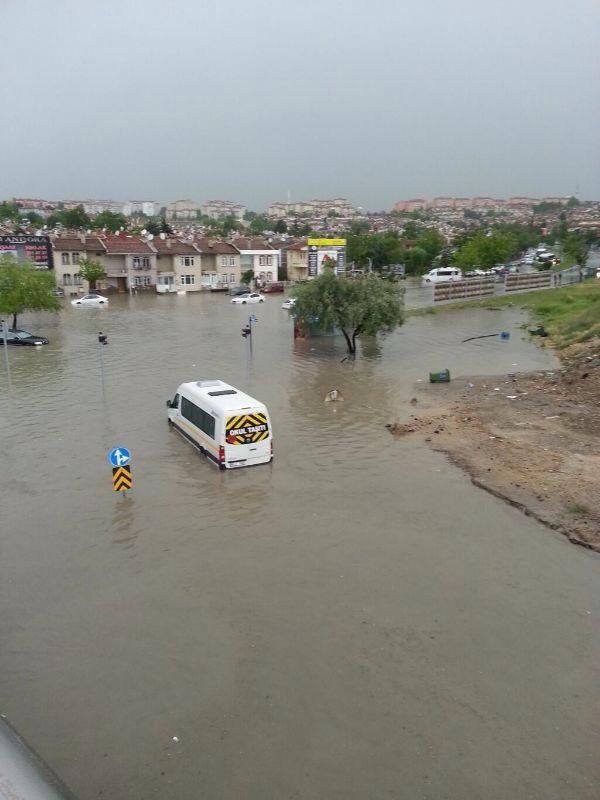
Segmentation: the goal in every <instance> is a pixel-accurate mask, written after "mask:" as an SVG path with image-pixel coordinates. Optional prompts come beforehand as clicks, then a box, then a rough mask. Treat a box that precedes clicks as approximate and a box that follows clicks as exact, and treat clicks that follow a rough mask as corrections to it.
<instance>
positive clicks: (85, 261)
mask: <svg viewBox="0 0 600 800" xmlns="http://www.w3.org/2000/svg"><path fill="white" fill-rule="evenodd" d="M79 275H80V277H82V278H83V280H84V281H87V282H88V283H89V285H90V292H95V291H96V283H97V282H98V281H100V280H102V278H103V277H104V268H103V266H102V264H101V263H100V262H99V261H98V260H97V259H95V258H82V259H81V261H80V262H79Z"/></svg>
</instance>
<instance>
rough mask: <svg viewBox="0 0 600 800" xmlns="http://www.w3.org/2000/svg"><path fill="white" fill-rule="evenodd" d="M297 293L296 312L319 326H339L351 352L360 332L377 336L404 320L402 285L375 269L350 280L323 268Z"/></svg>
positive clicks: (303, 321) (297, 288) (298, 317)
mask: <svg viewBox="0 0 600 800" xmlns="http://www.w3.org/2000/svg"><path fill="white" fill-rule="evenodd" d="M295 293H296V305H295V307H294V316H295V317H296V318H297V319H298V320H299V321H300V322H301V323H304V324H307V325H311V326H313V327H316V328H318V329H320V330H327V329H330V328H332V327H335V328H339V329H340V330H341V331H342V334H343V335H344V338H345V340H346V345H347V347H348V352H349V353H350V354H352V355H354V354H355V353H356V339H357V337H358V336H361V335H364V336H376V335H377V334H378V333H380V332H382V331H392V330H394V329H395V328H396V327H397V326H398V325H401V324H402V291H401V289H400V287H399V286H398V284H397V283H395V282H391V281H387V280H384V279H383V278H381V277H379V276H378V275H375V274H373V273H370V274H368V275H364V276H362V277H360V278H357V279H355V280H351V279H349V278H342V277H337V276H336V274H335V272H334V271H333V270H332V269H324V270H323V272H322V273H321V275H319V276H318V277H316V278H314V279H313V280H311V281H308V282H307V283H305V284H303V285H300V286H298V287H296V290H295Z"/></svg>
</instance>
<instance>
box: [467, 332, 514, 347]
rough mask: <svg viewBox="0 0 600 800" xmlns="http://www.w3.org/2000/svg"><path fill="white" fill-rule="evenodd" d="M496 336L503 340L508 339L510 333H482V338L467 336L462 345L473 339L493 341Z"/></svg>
mask: <svg viewBox="0 0 600 800" xmlns="http://www.w3.org/2000/svg"><path fill="white" fill-rule="evenodd" d="M496 336H499V337H500V338H501V339H504V340H506V339H510V333H509V332H508V331H500V333H484V334H483V335H482V336H469V337H468V339H463V340H462V344H464V343H465V342H472V341H474V340H475V339H493V338H494V337H496Z"/></svg>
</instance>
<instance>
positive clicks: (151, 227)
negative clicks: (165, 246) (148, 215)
mask: <svg viewBox="0 0 600 800" xmlns="http://www.w3.org/2000/svg"><path fill="white" fill-rule="evenodd" d="M145 227H146V231H147V232H148V233H151V234H152V236H158V234H159V233H160V222H159V221H158V220H157V219H156V218H155V217H152V219H149V220H148V222H147V223H146V226H145Z"/></svg>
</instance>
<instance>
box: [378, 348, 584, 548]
mask: <svg viewBox="0 0 600 800" xmlns="http://www.w3.org/2000/svg"><path fill="white" fill-rule="evenodd" d="M561 359H562V367H561V369H559V370H557V371H555V372H534V373H517V374H514V375H512V374H511V375H503V376H499V377H495V378H494V377H489V376H487V377H471V378H461V379H458V380H453V381H452V382H451V383H449V384H434V385H427V384H423V385H422V386H423V388H418V389H415V397H414V398H413V400H412V401H411V402H412V405H413V408H414V411H413V413H412V414H411V417H410V420H409V421H408V422H406V423H398V422H396V423H392V424H390V425H388V428H389V430H390V431H391V432H392V433H394V434H395V435H406V434H418V435H421V436H424V437H425V440H426V441H427V442H429V443H430V444H431V446H432V447H433V448H434V449H435V450H440V451H442V452H444V453H447V455H448V456H449V457H450V458H451V460H452V461H453V462H455V463H456V464H458V465H459V466H460V467H462V468H463V469H465V470H466V471H467V472H468V473H469V475H470V476H471V479H472V481H473V483H474V484H476V485H477V486H480V487H481V488H483V489H485V490H486V491H489V492H491V493H492V494H494V495H496V496H497V497H500V498H502V499H504V500H506V501H507V502H509V503H511V504H512V505H514V506H516V507H517V508H519V509H521V510H522V511H523V512H524V513H525V514H529V515H531V516H533V517H535V518H536V519H538V520H539V521H540V522H543V523H544V524H546V525H548V526H549V527H550V528H553V529H554V530H557V531H560V532H561V533H563V534H564V535H565V536H567V537H568V538H569V540H570V541H572V542H574V543H576V544H579V545H582V546H584V547H588V548H590V549H592V550H595V551H597V552H600V343H599V342H598V341H595V342H588V343H587V344H585V345H576V346H573V347H571V348H570V349H569V350H567V351H563V352H562V353H561ZM419 386H421V385H419Z"/></svg>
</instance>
